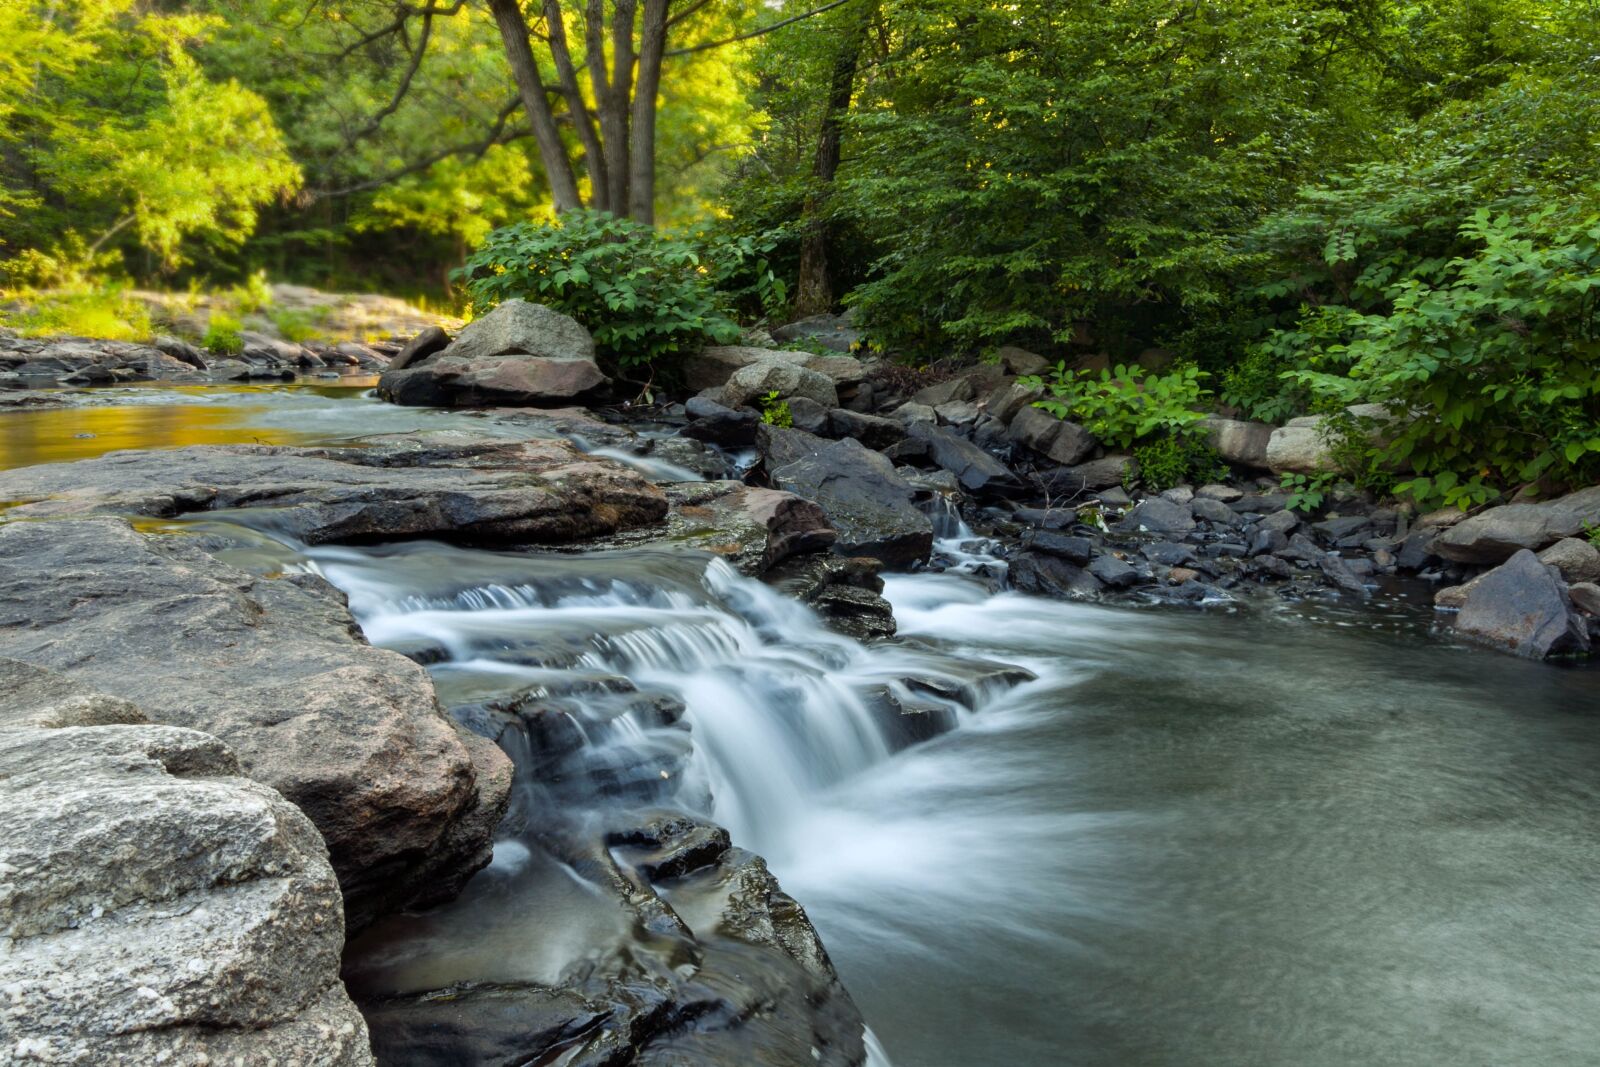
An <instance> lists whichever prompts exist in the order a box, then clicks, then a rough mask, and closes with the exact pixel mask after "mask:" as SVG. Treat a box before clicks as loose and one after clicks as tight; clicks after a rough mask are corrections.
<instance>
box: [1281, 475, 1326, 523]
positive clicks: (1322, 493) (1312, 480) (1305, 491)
mask: <svg viewBox="0 0 1600 1067" xmlns="http://www.w3.org/2000/svg"><path fill="white" fill-rule="evenodd" d="M1338 480H1339V476H1338V475H1336V474H1333V473H1332V472H1327V471H1325V472H1323V473H1321V474H1285V475H1284V476H1283V480H1282V483H1281V484H1282V486H1283V488H1284V489H1287V490H1288V491H1289V499H1288V500H1287V501H1286V502H1285V503H1284V505H1283V506H1284V507H1286V508H1288V509H1289V510H1290V511H1299V512H1304V513H1307V514H1309V513H1311V512H1313V511H1316V510H1317V509H1318V508H1320V507H1322V502H1323V501H1324V500H1325V499H1327V496H1328V492H1329V491H1330V490H1331V489H1332V488H1333V486H1334V484H1335V483H1336V482H1337V481H1338Z"/></svg>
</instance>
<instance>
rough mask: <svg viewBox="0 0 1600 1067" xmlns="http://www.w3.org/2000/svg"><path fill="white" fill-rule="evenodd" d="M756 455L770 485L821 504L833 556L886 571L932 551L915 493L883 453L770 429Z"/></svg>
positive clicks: (927, 526)
mask: <svg viewBox="0 0 1600 1067" xmlns="http://www.w3.org/2000/svg"><path fill="white" fill-rule="evenodd" d="M763 453H764V455H765V457H766V462H767V469H768V476H769V477H770V478H771V480H772V483H773V485H774V486H776V487H777V488H779V489H784V490H787V491H788V492H791V493H795V494H798V495H799V496H802V497H805V498H806V499H807V500H814V501H816V502H817V503H818V504H819V505H821V507H822V510H823V512H824V513H825V514H826V515H827V516H828V520H829V522H831V523H832V524H833V527H834V529H835V530H837V531H838V540H837V541H836V542H835V544H834V551H835V552H838V553H839V554H841V555H845V556H870V557H872V558H873V559H877V560H881V561H882V562H883V563H884V564H885V565H887V566H891V567H903V566H909V565H910V564H912V563H917V562H921V561H924V560H926V559H927V558H928V555H929V553H930V552H932V550H933V523H932V522H931V521H930V520H929V518H928V516H927V515H925V514H923V513H922V511H920V510H919V509H918V508H917V506H916V504H915V503H914V501H915V499H916V490H915V489H914V488H912V486H911V485H910V484H909V483H907V482H906V481H905V479H903V478H901V477H900V475H899V474H897V473H896V472H895V469H894V463H893V462H892V461H891V460H889V459H888V458H886V457H885V456H884V455H883V454H882V453H879V452H874V451H873V450H871V449H869V448H867V447H866V446H865V445H863V444H861V443H860V442H859V441H853V440H849V439H845V440H842V441H825V440H823V439H821V438H818V437H814V436H812V435H811V434H808V433H804V432H802V431H800V430H777V429H770V428H769V429H768V430H767V431H766V432H765V433H764V434H763Z"/></svg>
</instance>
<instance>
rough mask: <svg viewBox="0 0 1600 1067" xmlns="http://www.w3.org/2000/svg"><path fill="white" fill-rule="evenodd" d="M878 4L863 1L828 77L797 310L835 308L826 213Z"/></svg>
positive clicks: (808, 206) (816, 312)
mask: <svg viewBox="0 0 1600 1067" xmlns="http://www.w3.org/2000/svg"><path fill="white" fill-rule="evenodd" d="M876 10H877V4H876V3H873V4H863V5H862V9H861V11H860V12H859V13H858V14H857V15H856V17H855V20H854V22H853V23H852V25H851V27H850V31H849V33H848V34H847V35H846V37H845V38H844V40H843V41H841V42H840V45H839V52H838V54H837V55H835V56H834V60H833V76H832V77H831V78H830V79H829V82H828V103H827V107H826V109H825V110H824V111H823V113H822V126H821V128H820V129H818V131H817V154H816V158H815V159H814V161H813V162H812V166H811V174H812V177H813V178H815V179H816V187H815V189H814V190H813V191H812V193H811V194H810V195H809V196H807V197H806V202H805V208H804V215H803V218H804V220H805V227H804V230H803V232H802V235H801V238H800V276H799V279H798V280H797V282H796V285H795V294H794V310H795V314H796V315H800V316H806V315H824V314H827V313H828V312H830V311H832V310H833V304H834V292H833V276H832V272H831V271H830V270H829V267H828V239H829V237H830V230H831V227H830V226H829V225H828V221H827V219H825V218H823V217H821V216H822V212H823V211H824V209H825V207H826V202H827V199H828V194H829V191H830V190H829V187H830V186H832V184H833V176H834V175H835V174H837V173H838V171H839V153H840V141H841V135H842V133H843V132H844V130H843V128H844V116H845V112H847V111H848V110H849V109H850V98H851V96H852V95H853V94H854V91H855V83H856V71H857V70H858V69H859V68H860V66H861V50H862V49H863V48H864V47H865V46H866V43H867V30H868V29H869V28H870V26H871V24H872V16H873V14H874V12H875V11H876Z"/></svg>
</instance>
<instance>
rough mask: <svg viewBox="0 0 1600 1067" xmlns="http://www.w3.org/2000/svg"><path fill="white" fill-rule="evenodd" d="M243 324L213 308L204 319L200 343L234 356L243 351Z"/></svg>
mask: <svg viewBox="0 0 1600 1067" xmlns="http://www.w3.org/2000/svg"><path fill="white" fill-rule="evenodd" d="M242 330H243V326H242V325H241V324H240V322H239V320H238V319H236V318H234V317H233V316H232V315H230V314H228V313H227V312H225V311H220V310H213V311H212V312H211V315H210V317H209V318H208V319H207V321H206V334H205V337H204V338H202V339H201V342H200V343H201V344H202V345H203V346H204V347H206V348H207V349H209V350H210V351H212V352H220V353H222V354H223V355H229V356H234V355H238V354H239V353H240V352H242V351H244V336H243V334H242V332H241V331H242Z"/></svg>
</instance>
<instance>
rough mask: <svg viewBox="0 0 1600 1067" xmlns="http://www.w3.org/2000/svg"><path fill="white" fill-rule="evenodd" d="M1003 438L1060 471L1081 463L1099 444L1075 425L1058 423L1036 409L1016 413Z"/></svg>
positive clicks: (1055, 419) (1061, 420)
mask: <svg viewBox="0 0 1600 1067" xmlns="http://www.w3.org/2000/svg"><path fill="white" fill-rule="evenodd" d="M1006 436H1007V437H1009V438H1010V439H1011V440H1012V441H1013V442H1014V443H1016V444H1019V445H1022V446H1024V447H1026V448H1028V449H1031V450H1032V451H1034V452H1036V453H1038V454H1039V455H1041V456H1043V457H1045V458H1046V459H1048V460H1050V461H1051V462H1052V463H1059V464H1061V465H1062V466H1063V467H1071V466H1073V465H1074V464H1078V463H1082V462H1083V461H1084V460H1085V459H1086V458H1088V456H1089V453H1091V452H1093V451H1094V450H1095V446H1096V445H1097V444H1098V443H1099V442H1097V441H1096V440H1095V439H1094V435H1093V434H1091V433H1090V432H1089V431H1088V430H1085V429H1084V428H1083V427H1082V426H1079V425H1078V424H1077V423H1075V422H1067V421H1066V420H1064V419H1058V418H1056V417H1055V416H1054V415H1052V414H1050V413H1049V412H1048V411H1045V410H1044V409H1042V408H1036V407H1024V408H1022V409H1021V410H1020V411H1018V412H1017V413H1016V416H1015V417H1014V418H1013V419H1012V420H1011V425H1010V426H1009V427H1008V428H1007V429H1006Z"/></svg>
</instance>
